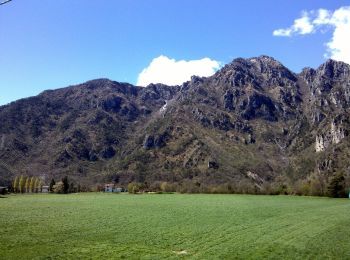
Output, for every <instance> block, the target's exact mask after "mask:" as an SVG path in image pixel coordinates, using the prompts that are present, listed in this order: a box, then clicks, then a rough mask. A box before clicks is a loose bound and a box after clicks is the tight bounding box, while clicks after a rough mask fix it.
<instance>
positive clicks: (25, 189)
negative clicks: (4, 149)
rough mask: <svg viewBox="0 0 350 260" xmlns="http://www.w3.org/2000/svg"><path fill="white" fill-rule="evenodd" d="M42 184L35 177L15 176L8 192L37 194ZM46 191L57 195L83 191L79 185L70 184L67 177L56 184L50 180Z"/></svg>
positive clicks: (40, 180) (53, 180)
mask: <svg viewBox="0 0 350 260" xmlns="http://www.w3.org/2000/svg"><path fill="white" fill-rule="evenodd" d="M43 186H44V182H43V180H42V179H41V178H39V177H37V176H24V175H20V176H16V177H15V179H14V180H13V182H12V187H9V190H10V191H12V192H14V193H38V192H42V187H43ZM48 186H49V187H48V191H49V192H52V193H57V194H68V193H74V192H80V191H83V190H82V188H81V187H80V185H75V184H74V182H70V183H69V180H68V177H67V176H65V177H63V178H62V179H61V180H60V181H58V182H57V183H56V181H55V179H54V178H52V179H51V181H50V184H49V185H48Z"/></svg>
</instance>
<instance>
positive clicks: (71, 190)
mask: <svg viewBox="0 0 350 260" xmlns="http://www.w3.org/2000/svg"><path fill="white" fill-rule="evenodd" d="M68 192H69V193H74V192H76V190H75V186H74V183H73V182H71V183H70V185H69V189H68Z"/></svg>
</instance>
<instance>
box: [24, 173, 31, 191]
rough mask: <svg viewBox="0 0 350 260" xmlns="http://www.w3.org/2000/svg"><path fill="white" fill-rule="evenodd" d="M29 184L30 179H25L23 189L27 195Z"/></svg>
mask: <svg viewBox="0 0 350 260" xmlns="http://www.w3.org/2000/svg"><path fill="white" fill-rule="evenodd" d="M29 182H30V178H29V177H27V178H26V182H25V184H24V189H25V192H26V193H28V192H29Z"/></svg>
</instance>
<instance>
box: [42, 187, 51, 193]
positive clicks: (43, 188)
mask: <svg viewBox="0 0 350 260" xmlns="http://www.w3.org/2000/svg"><path fill="white" fill-rule="evenodd" d="M49 189H50V186H42V187H41V192H42V193H49Z"/></svg>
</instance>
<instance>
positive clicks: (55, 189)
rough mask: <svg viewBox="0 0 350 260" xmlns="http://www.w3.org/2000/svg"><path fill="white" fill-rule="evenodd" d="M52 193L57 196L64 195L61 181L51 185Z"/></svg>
mask: <svg viewBox="0 0 350 260" xmlns="http://www.w3.org/2000/svg"><path fill="white" fill-rule="evenodd" d="M52 189H53V192H54V193H58V194H63V193H64V184H63V182H62V181H60V182H58V183H56V184H55V185H53V188H52Z"/></svg>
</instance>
